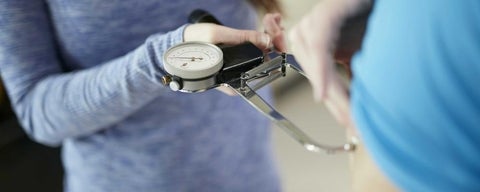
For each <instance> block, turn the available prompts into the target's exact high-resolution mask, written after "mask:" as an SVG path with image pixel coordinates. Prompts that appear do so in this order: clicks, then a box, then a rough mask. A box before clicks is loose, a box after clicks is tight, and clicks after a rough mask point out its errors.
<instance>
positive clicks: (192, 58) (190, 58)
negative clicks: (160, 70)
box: [170, 57, 203, 61]
mask: <svg viewBox="0 0 480 192" xmlns="http://www.w3.org/2000/svg"><path fill="white" fill-rule="evenodd" d="M170 58H175V59H188V60H190V61H195V59H198V60H203V58H202V57H170Z"/></svg>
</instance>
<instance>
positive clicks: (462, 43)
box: [352, 0, 480, 191]
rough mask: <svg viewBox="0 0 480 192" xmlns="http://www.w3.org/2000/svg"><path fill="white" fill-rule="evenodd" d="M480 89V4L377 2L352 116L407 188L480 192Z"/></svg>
mask: <svg viewBox="0 0 480 192" xmlns="http://www.w3.org/2000/svg"><path fill="white" fill-rule="evenodd" d="M479 83H480V1H476V0H465V1H447V0H440V1H434V0H426V1H413V0H402V1H392V0H378V1H375V8H374V11H373V14H372V15H371V18H370V22H369V24H368V30H367V35H366V38H365V41H364V45H363V47H362V51H361V52H360V53H359V54H357V55H356V57H355V59H354V81H353V84H352V104H353V114H354V118H355V121H356V123H357V126H358V128H359V130H360V132H361V135H362V137H363V141H364V142H365V144H366V146H367V148H368V149H369V151H370V152H371V154H372V156H373V158H374V159H375V161H376V162H377V163H378V164H379V166H380V167H381V168H382V170H384V172H385V173H386V174H387V175H388V177H389V178H391V179H392V181H394V183H395V184H396V185H398V186H399V187H400V188H401V189H403V190H406V191H478V190H480V163H479V162H480V85H479Z"/></svg>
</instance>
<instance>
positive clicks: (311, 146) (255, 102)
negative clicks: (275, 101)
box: [228, 54, 355, 154]
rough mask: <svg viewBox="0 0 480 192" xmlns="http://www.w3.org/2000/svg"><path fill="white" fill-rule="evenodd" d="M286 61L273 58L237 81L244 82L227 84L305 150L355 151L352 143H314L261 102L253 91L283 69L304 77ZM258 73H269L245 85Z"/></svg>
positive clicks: (296, 67)
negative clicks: (250, 84) (273, 67)
mask: <svg viewBox="0 0 480 192" xmlns="http://www.w3.org/2000/svg"><path fill="white" fill-rule="evenodd" d="M279 58H280V59H279ZM286 61H287V55H285V54H283V55H282V56H278V57H276V58H273V59H272V60H270V62H266V63H265V65H264V64H262V65H260V66H258V67H256V68H254V69H252V70H250V71H247V72H245V73H244V75H243V76H244V78H242V79H241V80H239V81H244V82H236V83H231V84H228V86H230V87H232V88H234V90H235V91H236V92H237V93H238V94H239V95H240V96H241V97H242V98H243V99H245V100H246V101H247V102H248V103H249V104H250V105H252V106H253V107H254V108H256V109H257V110H258V111H260V112H261V113H263V114H264V115H265V116H267V117H268V118H269V119H270V120H271V121H272V122H273V123H275V125H277V126H278V127H280V128H282V129H283V130H284V131H285V132H286V133H287V134H288V135H290V136H291V137H293V138H294V139H295V140H296V141H298V142H299V143H300V144H302V145H303V146H304V147H305V148H306V149H307V150H309V151H313V152H325V153H327V154H334V153H338V152H348V151H353V150H355V145H354V144H353V143H346V144H344V145H342V146H330V145H323V144H320V143H318V142H316V141H314V140H313V139H312V138H310V137H309V136H308V135H307V134H305V133H304V132H303V131H302V130H301V129H300V128H298V127H297V126H296V125H295V124H293V123H292V122H291V121H289V120H288V119H286V118H285V117H284V116H283V115H282V114H280V113H279V112H278V111H276V110H275V108H273V107H272V106H271V105H269V104H268V103H267V102H266V101H265V100H263V99H262V98H261V97H260V96H259V95H258V94H257V93H256V92H255V90H257V89H259V88H261V87H262V86H264V85H267V84H269V83H270V82H272V81H274V80H275V79H277V78H279V77H281V76H283V75H284V74H285V70H284V67H289V68H292V69H293V70H294V71H296V72H298V73H300V74H302V75H304V76H305V74H304V73H303V71H302V70H301V68H300V66H298V65H297V64H296V63H294V62H292V63H290V64H289V63H286ZM272 62H275V63H272ZM278 62H281V63H280V64H279V63H278ZM270 66H277V70H275V69H272V68H270ZM260 73H269V75H268V76H267V77H265V78H263V79H262V80H261V81H260V82H258V83H257V84H256V85H254V87H253V88H252V87H250V86H249V85H247V84H246V83H245V81H248V78H246V77H249V78H253V77H254V76H255V75H256V74H260ZM246 74H248V75H246ZM279 74H280V75H279ZM282 74H283V75H282ZM259 84H260V85H259Z"/></svg>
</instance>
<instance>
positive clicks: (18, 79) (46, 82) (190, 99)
mask: <svg viewBox="0 0 480 192" xmlns="http://www.w3.org/2000/svg"><path fill="white" fill-rule="evenodd" d="M199 8H200V9H205V10H208V11H210V12H211V13H212V14H214V15H215V16H216V17H217V18H218V19H219V20H220V21H221V22H222V23H224V24H225V25H227V26H232V27H236V28H242V29H255V24H256V21H257V18H256V14H255V10H254V8H253V7H252V6H251V5H250V4H249V3H248V1H246V0H201V1H200V0H198V1H191V0H176V1H168V0H141V1H138V0H114V1H99V0H82V1H78V0H38V1H27V0H11V1H0V73H1V77H2V78H3V82H4V83H5V86H6V88H7V90H8V93H9V96H10V98H11V101H12V104H13V107H14V109H15V112H16V113H17V116H18V117H19V120H20V121H21V122H22V125H23V127H24V129H25V131H26V132H27V133H28V134H29V136H31V137H32V138H33V139H35V140H37V141H38V142H41V143H44V144H48V145H60V144H62V155H63V163H64V168H65V190H66V191H71V192H75V191H78V192H95V191H101V192H104V191H128V192H132V191H142V192H147V191H154V192H157V191H239V192H240V191H241V192H243V191H279V190H280V184H279V178H278V174H277V171H276V169H275V163H274V161H273V155H272V153H271V145H270V130H269V122H268V120H267V119H266V118H264V117H263V116H262V115H261V114H260V113H258V112H257V111H256V110H255V109H254V108H253V107H251V106H250V105H249V104H248V103H247V102H245V101H244V100H243V99H241V98H240V97H230V96H226V95H225V94H222V93H220V92H219V91H216V90H210V91H206V92H203V93H198V94H185V93H179V92H173V91H171V90H170V89H169V88H167V87H165V86H163V85H162V84H161V81H160V77H161V76H162V74H163V71H162V70H161V68H162V67H163V65H162V59H161V58H162V55H163V53H164V52H165V50H166V49H167V48H169V47H171V46H173V45H175V44H178V43H180V42H182V41H183V31H184V28H185V23H186V22H187V17H188V15H189V14H190V12H191V11H192V10H194V9H199Z"/></svg>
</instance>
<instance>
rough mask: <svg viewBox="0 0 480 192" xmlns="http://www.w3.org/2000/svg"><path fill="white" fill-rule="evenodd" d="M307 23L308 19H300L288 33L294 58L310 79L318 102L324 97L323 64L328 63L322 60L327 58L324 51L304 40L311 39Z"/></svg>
mask: <svg viewBox="0 0 480 192" xmlns="http://www.w3.org/2000/svg"><path fill="white" fill-rule="evenodd" d="M309 23H310V21H308V20H302V21H301V22H300V23H299V24H298V25H297V26H295V27H294V28H293V29H292V31H291V32H290V33H289V40H290V45H291V48H292V52H293V54H294V55H295V58H296V59H297V61H298V62H299V64H300V65H301V66H302V68H303V69H304V71H305V73H306V74H307V77H308V79H309V80H310V84H311V86H312V89H313V93H314V98H315V100H316V101H317V102H320V101H321V100H322V99H323V97H324V89H325V80H324V79H325V70H324V68H325V66H324V64H325V63H328V62H326V61H323V60H324V59H328V58H326V57H325V56H322V55H326V54H325V53H322V52H325V51H323V50H322V49H321V47H319V46H316V44H313V43H310V42H309V41H307V40H306V39H307V38H308V39H311V37H310V36H311V34H309V33H308V31H309V30H308V29H309V27H310V24H309Z"/></svg>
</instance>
